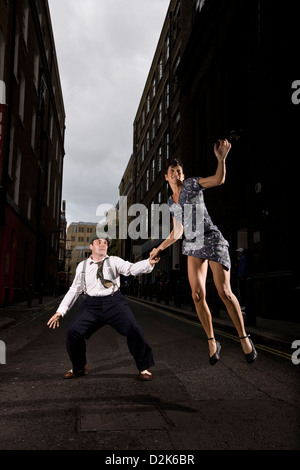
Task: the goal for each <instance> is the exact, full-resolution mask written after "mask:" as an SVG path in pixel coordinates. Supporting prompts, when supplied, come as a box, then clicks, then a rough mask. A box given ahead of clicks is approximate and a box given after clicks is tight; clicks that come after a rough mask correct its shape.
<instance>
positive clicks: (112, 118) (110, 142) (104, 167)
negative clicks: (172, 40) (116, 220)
mask: <svg viewBox="0 0 300 470" xmlns="http://www.w3.org/2000/svg"><path fill="white" fill-rule="evenodd" d="M169 3H170V0H49V7H50V13H51V19H52V27H53V32H54V39H55V45H56V53H57V58H58V65H59V71H60V78H61V84H62V91H63V97H64V105H65V111H66V136H65V152H66V155H65V159H64V179H63V195H62V197H63V199H65V200H66V207H67V214H66V216H67V224H68V225H69V224H70V223H71V222H79V221H84V222H98V221H99V220H100V219H101V217H100V218H99V217H97V215H96V212H97V207H98V206H100V205H101V204H111V205H113V206H115V205H116V203H117V202H118V199H119V190H118V187H119V184H120V181H121V178H122V176H123V173H124V171H125V169H126V166H127V163H128V160H129V158H130V156H131V154H132V150H133V121H134V119H135V115H136V112H137V109H138V106H139V102H140V99H141V96H142V93H143V90H144V86H145V83H146V79H147V76H148V73H149V70H150V67H151V63H152V60H153V57H154V53H155V50H156V46H157V43H158V40H159V36H160V33H161V30H162V27H163V23H164V20H165V17H166V14H167V11H168V6H169Z"/></svg>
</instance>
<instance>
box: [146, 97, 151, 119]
mask: <svg viewBox="0 0 300 470" xmlns="http://www.w3.org/2000/svg"><path fill="white" fill-rule="evenodd" d="M146 111H147V114H148V113H149V111H150V95H149V94H148V95H147V108H146Z"/></svg>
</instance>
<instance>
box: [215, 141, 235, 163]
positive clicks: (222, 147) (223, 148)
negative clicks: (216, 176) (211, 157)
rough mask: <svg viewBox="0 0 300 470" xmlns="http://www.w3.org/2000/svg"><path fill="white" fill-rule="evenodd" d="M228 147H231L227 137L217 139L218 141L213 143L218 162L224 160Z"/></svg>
mask: <svg viewBox="0 0 300 470" xmlns="http://www.w3.org/2000/svg"><path fill="white" fill-rule="evenodd" d="M230 149H231V143H230V142H228V140H227V139H225V140H219V141H218V143H217V142H216V143H215V145H214V152H215V156H216V157H217V159H218V161H219V162H220V161H223V160H225V158H226V157H227V155H228V152H229V150H230Z"/></svg>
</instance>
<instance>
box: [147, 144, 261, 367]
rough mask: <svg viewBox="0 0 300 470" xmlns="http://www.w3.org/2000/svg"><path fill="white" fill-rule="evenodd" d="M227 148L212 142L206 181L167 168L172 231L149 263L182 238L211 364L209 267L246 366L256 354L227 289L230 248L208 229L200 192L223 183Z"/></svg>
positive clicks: (176, 166)
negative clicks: (212, 168) (213, 165)
mask: <svg viewBox="0 0 300 470" xmlns="http://www.w3.org/2000/svg"><path fill="white" fill-rule="evenodd" d="M230 148H231V144H230V143H229V142H228V140H226V139H225V140H219V141H218V143H215V145H214V153H215V156H216V158H217V160H218V166H217V170H216V173H215V174H214V175H213V176H209V177H207V178H201V177H195V178H189V179H187V180H185V178H184V174H183V167H182V164H181V162H180V161H179V160H177V159H174V160H173V161H171V162H170V163H169V165H168V167H167V169H166V174H165V179H166V181H167V182H168V183H169V185H170V188H171V190H172V193H173V194H172V196H170V198H169V200H168V205H169V209H170V212H171V214H172V216H173V230H172V231H171V233H170V235H169V237H168V238H167V239H166V240H164V241H163V242H162V243H161V244H160V245H159V247H157V248H155V249H154V250H152V252H151V253H150V257H151V258H157V257H159V253H160V251H163V250H165V249H166V248H168V247H169V246H170V245H172V244H173V243H175V242H176V241H177V240H178V239H179V238H181V236H182V235H184V240H183V244H182V253H183V254H184V255H186V256H187V257H188V278H189V283H190V287H191V290H192V297H193V301H194V304H195V307H196V312H197V315H198V317H199V320H200V322H201V324H202V326H203V328H204V331H205V333H206V335H207V339H208V346H209V362H210V364H211V365H214V364H216V363H217V362H218V360H219V359H220V350H221V345H220V343H219V342H218V341H216V340H215V337H214V330H213V324H212V316H211V313H210V310H209V307H208V305H207V303H206V277H207V270H208V265H209V266H210V268H211V270H212V273H213V280H214V284H215V286H216V289H217V291H218V294H219V296H220V298H221V299H222V301H223V302H224V304H225V306H226V309H227V312H228V314H229V315H230V318H231V320H232V322H233V324H234V326H235V328H236V330H237V333H238V336H239V339H240V341H241V346H242V349H243V352H244V354H245V359H246V361H247V362H248V363H249V364H251V363H253V362H254V361H255V359H256V358H257V352H256V349H255V347H254V345H253V343H252V341H251V339H250V338H249V335H247V334H246V331H245V326H244V320H243V315H242V311H241V307H240V304H239V302H238V300H237V298H236V296H235V295H234V294H233V292H232V290H231V285H230V268H231V263H230V256H229V244H228V242H227V240H225V238H224V237H223V235H222V233H221V232H220V230H219V229H218V227H216V225H214V224H213V222H212V220H211V218H210V216H209V214H208V212H207V209H206V206H205V204H204V200H203V190H204V189H208V188H213V187H215V186H220V185H221V184H223V183H224V181H225V176H226V165H225V161H226V157H227V155H228V152H229V150H230ZM197 218H198V220H197ZM199 221H200V223H199ZM201 221H202V222H201ZM187 234H188V236H187ZM191 234H192V236H193V239H192V238H191Z"/></svg>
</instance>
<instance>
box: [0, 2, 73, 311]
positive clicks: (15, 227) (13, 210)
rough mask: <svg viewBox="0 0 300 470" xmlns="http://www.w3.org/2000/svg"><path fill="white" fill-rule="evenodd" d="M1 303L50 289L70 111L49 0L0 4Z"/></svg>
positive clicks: (55, 264)
mask: <svg viewBox="0 0 300 470" xmlns="http://www.w3.org/2000/svg"><path fill="white" fill-rule="evenodd" d="M0 131H1V134H0V135H1V137H0V201H1V203H0V305H2V304H4V303H10V302H13V301H16V300H18V299H21V298H24V296H26V293H27V291H28V289H29V287H31V286H32V287H33V288H34V289H35V290H37V291H39V290H40V289H43V290H44V291H46V290H47V291H49V292H50V291H52V290H53V289H54V288H55V284H56V275H57V271H58V269H59V264H58V260H59V249H60V248H59V239H60V229H61V225H60V224H61V194H62V176H63V160H64V153H65V152H64V135H65V110H64V102H63V96H62V90H61V83H60V76H59V69H58V63H57V58H56V51H55V43H54V37H53V31H52V26H51V18H50V12H49V6H48V1H47V0H37V1H29V0H17V1H15V0H14V1H6V0H0Z"/></svg>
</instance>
